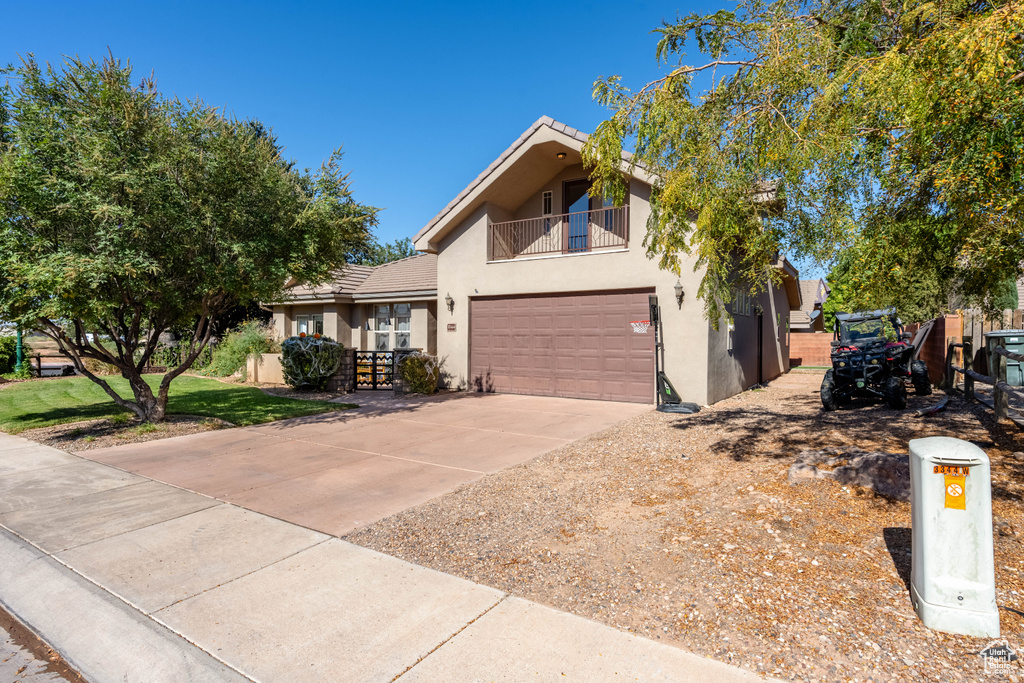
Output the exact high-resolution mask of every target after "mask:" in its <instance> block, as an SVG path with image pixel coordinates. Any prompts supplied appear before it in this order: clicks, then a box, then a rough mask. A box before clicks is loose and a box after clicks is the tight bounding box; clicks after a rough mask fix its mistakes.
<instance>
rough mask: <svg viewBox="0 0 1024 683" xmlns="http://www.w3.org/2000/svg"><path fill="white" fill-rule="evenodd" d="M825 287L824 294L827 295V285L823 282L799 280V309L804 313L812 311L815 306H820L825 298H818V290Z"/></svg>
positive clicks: (819, 280)
mask: <svg viewBox="0 0 1024 683" xmlns="http://www.w3.org/2000/svg"><path fill="white" fill-rule="evenodd" d="M821 287H825V288H826V290H825V293H826V295H827V293H828V289H827V288H828V285H826V284H825V283H824V281H823V280H821V279H820V278H819V279H816V280H801V281H800V308H801V310H804V311H812V310H814V306H815V304H820V303H823V302H824V301H825V298H826V297H825V296H819V292H820V288H821Z"/></svg>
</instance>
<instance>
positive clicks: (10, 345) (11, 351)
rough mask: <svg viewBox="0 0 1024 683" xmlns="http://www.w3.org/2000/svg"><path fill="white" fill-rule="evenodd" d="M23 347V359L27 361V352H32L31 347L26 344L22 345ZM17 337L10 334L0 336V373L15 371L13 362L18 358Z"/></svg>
mask: <svg viewBox="0 0 1024 683" xmlns="http://www.w3.org/2000/svg"><path fill="white" fill-rule="evenodd" d="M23 346H24V348H25V361H26V362H28V357H29V354H31V353H32V349H30V348H29V347H28V344H24V345H23ZM17 348H18V338H17V337H16V336H14V335H13V334H12V335H9V336H7V335H5V336H0V374H3V375H6V374H7V373H11V372H15V371H16V370H17V368H15V367H14V365H15V362H16V361H17V360H18V357H17Z"/></svg>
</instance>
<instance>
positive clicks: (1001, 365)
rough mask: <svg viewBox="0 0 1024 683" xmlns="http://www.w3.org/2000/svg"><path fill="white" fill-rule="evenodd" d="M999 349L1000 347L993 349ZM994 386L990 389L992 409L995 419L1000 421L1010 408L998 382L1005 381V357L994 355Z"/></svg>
mask: <svg viewBox="0 0 1024 683" xmlns="http://www.w3.org/2000/svg"><path fill="white" fill-rule="evenodd" d="M994 348H1001V347H994ZM993 355H994V356H995V357H996V358H995V361H996V362H995V366H996V367H995V380H996V381H995V385H994V386H993V387H992V407H993V409H994V410H995V411H996V419H997V420H1002V419H1005V418H1006V417H1007V413H1008V411H1009V408H1010V400H1009V399H1010V397H1009V396H1007V394H1006V392H1005V391H1003V390H1002V389H1000V388H999V383H1000V382H1005V381H1006V356H1004V355H1002V354H999V353H995V354H993Z"/></svg>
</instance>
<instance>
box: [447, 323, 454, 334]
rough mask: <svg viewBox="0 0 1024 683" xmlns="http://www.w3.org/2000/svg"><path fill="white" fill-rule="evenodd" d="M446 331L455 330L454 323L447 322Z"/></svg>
mask: <svg viewBox="0 0 1024 683" xmlns="http://www.w3.org/2000/svg"><path fill="white" fill-rule="evenodd" d="M448 331H449V332H454V331H455V323H448Z"/></svg>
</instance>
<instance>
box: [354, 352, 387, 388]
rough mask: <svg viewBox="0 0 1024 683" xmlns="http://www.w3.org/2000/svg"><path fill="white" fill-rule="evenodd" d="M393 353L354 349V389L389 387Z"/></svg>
mask: <svg viewBox="0 0 1024 683" xmlns="http://www.w3.org/2000/svg"><path fill="white" fill-rule="evenodd" d="M394 360H395V359H394V353H393V352H391V351H356V389H391V388H392V378H393V377H394Z"/></svg>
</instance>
